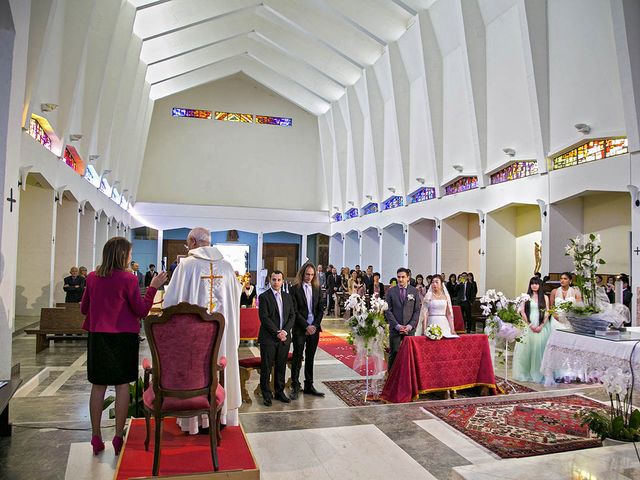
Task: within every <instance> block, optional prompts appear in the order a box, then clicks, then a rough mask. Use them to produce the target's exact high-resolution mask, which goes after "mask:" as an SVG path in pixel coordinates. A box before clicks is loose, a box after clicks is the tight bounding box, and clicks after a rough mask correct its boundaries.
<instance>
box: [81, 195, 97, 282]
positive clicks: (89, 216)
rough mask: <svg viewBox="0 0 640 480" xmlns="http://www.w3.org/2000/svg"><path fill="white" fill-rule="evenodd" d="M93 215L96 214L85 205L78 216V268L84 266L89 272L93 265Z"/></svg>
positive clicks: (94, 225)
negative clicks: (82, 211) (82, 212)
mask: <svg viewBox="0 0 640 480" xmlns="http://www.w3.org/2000/svg"><path fill="white" fill-rule="evenodd" d="M95 214H96V212H95V211H94V210H93V208H91V206H90V205H86V206H85V208H84V214H81V215H80V238H79V242H78V266H85V267H87V269H88V270H89V271H92V270H93V268H94V267H95V265H94V264H93V251H94V250H93V249H94V244H93V242H94V235H95V228H96V222H95V219H94V217H95Z"/></svg>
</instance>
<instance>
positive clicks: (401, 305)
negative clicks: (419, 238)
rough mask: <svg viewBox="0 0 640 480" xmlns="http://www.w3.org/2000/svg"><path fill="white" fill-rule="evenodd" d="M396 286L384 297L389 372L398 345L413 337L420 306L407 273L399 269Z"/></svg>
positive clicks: (414, 288)
mask: <svg viewBox="0 0 640 480" xmlns="http://www.w3.org/2000/svg"><path fill="white" fill-rule="evenodd" d="M396 277H397V279H398V285H397V286H396V287H391V288H390V289H389V291H388V292H387V295H386V299H385V300H386V301H387V304H388V305H389V308H388V310H386V311H385V312H384V316H385V318H386V319H387V322H388V323H389V372H391V369H392V367H393V362H394V361H395V359H396V355H397V354H398V351H399V350H400V344H401V343H402V340H403V339H404V338H405V337H406V336H413V335H414V334H415V331H416V326H417V325H418V320H419V318H420V307H421V304H420V302H419V300H418V290H416V287H412V286H411V285H409V272H407V269H406V268H399V269H398V271H397V272H396Z"/></svg>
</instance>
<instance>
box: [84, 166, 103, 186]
mask: <svg viewBox="0 0 640 480" xmlns="http://www.w3.org/2000/svg"><path fill="white" fill-rule="evenodd" d="M84 179H85V180H86V181H87V182H89V183H90V184H91V185H93V186H94V187H96V188H98V187H99V186H100V175H98V172H96V169H95V167H94V166H93V165H87V168H86V169H85V171H84Z"/></svg>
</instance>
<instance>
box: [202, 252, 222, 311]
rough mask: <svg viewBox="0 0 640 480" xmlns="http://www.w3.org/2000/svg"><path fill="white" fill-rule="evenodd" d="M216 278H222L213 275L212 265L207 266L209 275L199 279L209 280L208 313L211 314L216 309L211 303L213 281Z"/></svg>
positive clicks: (213, 303) (212, 302)
mask: <svg viewBox="0 0 640 480" xmlns="http://www.w3.org/2000/svg"><path fill="white" fill-rule="evenodd" d="M216 278H224V277H223V276H222V275H214V274H213V263H210V264H209V275H205V276H202V277H200V280H209V313H213V310H214V309H215V308H216V304H215V302H214V301H213V281H214V280H215V279H216Z"/></svg>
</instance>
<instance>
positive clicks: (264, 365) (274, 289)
mask: <svg viewBox="0 0 640 480" xmlns="http://www.w3.org/2000/svg"><path fill="white" fill-rule="evenodd" d="M283 282H284V275H283V273H282V272H281V271H280V270H274V271H273V272H271V277H270V283H271V288H269V289H267V290H265V291H264V292H263V293H262V294H261V295H260V296H259V297H258V305H259V307H258V315H259V317H260V331H259V333H258V342H259V343H260V358H261V362H260V390H262V399H263V403H264V405H265V406H267V407H270V406H271V405H272V399H273V398H275V399H276V400H280V401H281V402H283V403H290V402H291V400H289V397H287V396H286V395H285V393H284V377H285V373H286V371H287V356H288V355H289V347H290V346H291V328H292V327H293V324H294V322H295V317H296V311H295V307H294V305H293V301H292V300H291V296H290V295H289V294H288V293H286V292H283V291H282V283H283ZM272 368H273V370H274V371H273V383H274V388H275V395H274V394H273V393H272V392H271V386H270V381H269V379H270V377H271V369H272Z"/></svg>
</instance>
